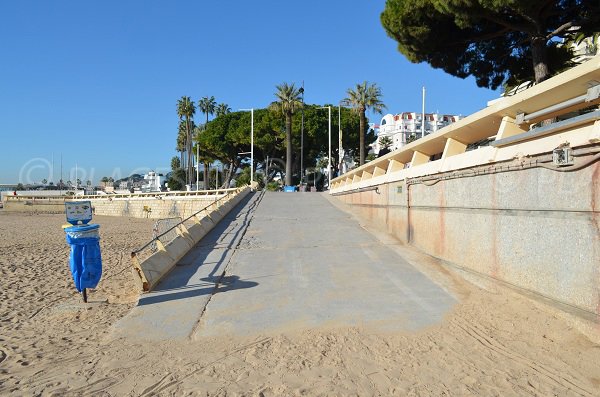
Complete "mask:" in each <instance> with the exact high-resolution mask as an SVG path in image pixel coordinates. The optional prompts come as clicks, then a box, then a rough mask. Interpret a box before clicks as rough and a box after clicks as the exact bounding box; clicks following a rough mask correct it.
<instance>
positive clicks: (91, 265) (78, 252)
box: [65, 225, 102, 292]
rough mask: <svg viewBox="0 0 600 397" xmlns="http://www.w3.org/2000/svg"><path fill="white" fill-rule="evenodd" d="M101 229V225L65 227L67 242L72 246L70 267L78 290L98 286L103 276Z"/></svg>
mask: <svg viewBox="0 0 600 397" xmlns="http://www.w3.org/2000/svg"><path fill="white" fill-rule="evenodd" d="M99 229H100V225H83V226H71V227H67V228H65V233H66V234H67V236H66V238H67V243H68V244H69V245H70V246H71V255H70V257H69V267H70V268H71V274H72V275H73V281H74V282H75V288H76V289H77V291H78V292H82V291H83V290H84V289H86V288H96V286H97V285H98V282H99V281H100V277H102V256H101V255H100V235H99V233H98V231H99Z"/></svg>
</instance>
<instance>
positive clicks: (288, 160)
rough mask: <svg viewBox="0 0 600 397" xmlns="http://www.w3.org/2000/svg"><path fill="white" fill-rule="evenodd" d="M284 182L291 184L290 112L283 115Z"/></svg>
mask: <svg viewBox="0 0 600 397" xmlns="http://www.w3.org/2000/svg"><path fill="white" fill-rule="evenodd" d="M285 146H286V148H285V149H286V150H285V184H286V186H291V185H292V114H291V113H286V115H285Z"/></svg>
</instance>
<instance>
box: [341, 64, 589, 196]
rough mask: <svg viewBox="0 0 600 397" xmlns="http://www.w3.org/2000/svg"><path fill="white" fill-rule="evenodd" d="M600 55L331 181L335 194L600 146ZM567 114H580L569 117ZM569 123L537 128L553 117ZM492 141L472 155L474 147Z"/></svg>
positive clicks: (474, 151)
mask: <svg viewBox="0 0 600 397" xmlns="http://www.w3.org/2000/svg"><path fill="white" fill-rule="evenodd" d="M598 104H600V56H596V57H594V58H592V59H591V60H589V61H587V62H585V63H583V64H581V65H579V66H577V67H574V68H572V69H570V70H568V71H566V72H564V73H561V74H559V75H557V76H554V77H552V78H550V79H548V80H546V81H544V82H542V83H540V84H537V85H535V86H533V87H531V88H529V89H527V90H525V91H522V92H520V93H518V94H516V95H514V96H510V97H505V98H502V99H500V100H497V101H495V102H493V103H492V104H491V105H490V106H488V107H486V108H485V109H482V110H480V111H479V112H477V113H474V114H472V115H470V116H468V117H465V118H464V119H462V120H459V121H457V122H455V123H453V124H450V125H449V126H446V127H444V128H442V129H440V130H438V131H437V132H435V133H433V134H431V135H428V136H426V137H424V138H421V139H419V140H417V141H414V142H412V143H410V144H408V145H406V146H404V147H402V148H400V149H398V150H395V151H393V152H391V153H389V154H387V155H385V156H383V157H380V158H378V159H376V160H373V161H371V162H369V163H367V164H364V165H363V166H361V167H359V168H355V169H353V170H351V171H349V172H347V173H345V174H343V175H341V176H339V177H337V178H335V179H333V180H332V181H331V190H330V193H332V194H335V193H341V192H349V191H352V190H356V189H364V188H368V187H370V186H375V185H378V184H382V183H388V182H393V181H399V180H403V179H406V178H414V177H421V176H424V175H431V174H436V173H441V172H447V171H454V170H459V169H465V168H471V167H476V166H481V165H486V164H491V163H497V162H503V161H510V160H514V159H516V158H523V157H527V156H533V155H539V154H545V153H549V152H552V150H553V149H555V148H557V147H559V146H565V145H568V146H570V147H572V148H575V147H578V146H589V145H596V146H600V111H598V110H596V111H591V112H589V113H585V114H582V115H579V116H578V115H577V114H574V113H572V112H575V111H578V110H581V109H584V108H590V107H594V106H596V107H597V105H598ZM567 115H570V116H574V117H571V118H567ZM559 116H562V117H561V119H565V120H562V121H559V122H556V123H552V124H549V125H544V126H541V127H539V128H531V127H532V126H534V124H536V123H540V122H542V121H544V120H548V119H550V118H554V117H559ZM486 139H490V140H492V141H491V143H490V145H489V146H484V147H479V148H476V149H474V150H470V151H467V147H468V146H469V145H471V146H472V145H474V144H476V143H478V142H480V141H483V140H486Z"/></svg>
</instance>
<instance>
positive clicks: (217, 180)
mask: <svg viewBox="0 0 600 397" xmlns="http://www.w3.org/2000/svg"><path fill="white" fill-rule="evenodd" d="M215 178H216V179H215V180H216V182H215V189H217V190H219V163H217V172H216V173H215Z"/></svg>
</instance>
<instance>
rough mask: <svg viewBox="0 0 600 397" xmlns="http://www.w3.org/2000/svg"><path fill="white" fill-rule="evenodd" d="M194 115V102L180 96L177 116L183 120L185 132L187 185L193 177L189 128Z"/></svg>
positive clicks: (190, 132) (187, 97)
mask: <svg viewBox="0 0 600 397" xmlns="http://www.w3.org/2000/svg"><path fill="white" fill-rule="evenodd" d="M195 113H196V108H195V107H194V102H193V101H192V100H191V99H190V97H189V96H182V97H181V99H180V100H178V101H177V115H178V116H179V120H185V131H186V145H185V147H186V152H187V153H188V158H187V183H191V181H192V178H193V177H194V175H193V173H192V156H191V153H192V126H191V123H190V121H191V118H192V117H193V116H194V114H195Z"/></svg>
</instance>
